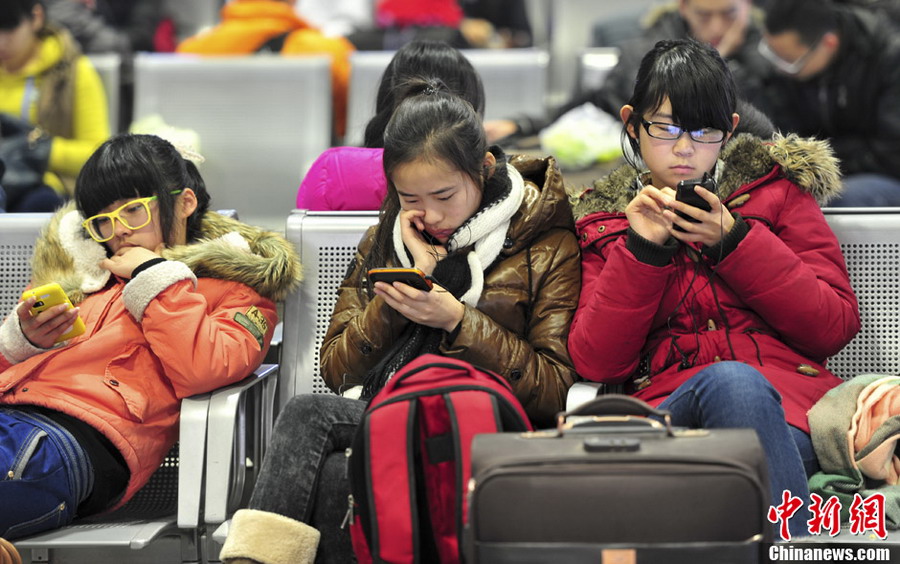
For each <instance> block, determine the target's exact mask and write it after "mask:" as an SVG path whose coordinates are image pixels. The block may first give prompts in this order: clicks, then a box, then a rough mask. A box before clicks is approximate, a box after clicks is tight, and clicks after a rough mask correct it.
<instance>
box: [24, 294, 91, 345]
mask: <svg viewBox="0 0 900 564" xmlns="http://www.w3.org/2000/svg"><path fill="white" fill-rule="evenodd" d="M28 298H34V299H35V302H34V304H33V305H32V306H31V311H30V313H31V317H36V316H37V315H38V314H39V313H41V312H42V311H46V310H48V309H50V308H52V307H54V306H58V305H60V304H66V305H67V308H66V309H68V310H71V309H74V308H75V306H73V305H72V302H71V301H70V300H69V297H68V296H66V293H65V292H64V291H63V289H62V286H60V285H59V284H57V283H56V282H51V283H49V284H44V285H43V286H38V287H37V288H31V289H30V290H25V291H24V292H23V293H22V300H23V301H24V300H27V299H28ZM84 331H85V326H84V321H83V320H82V319H81V317H80V316H79V317H76V318H75V322H74V323H73V324H72V327H71V329H69V330H68V331H66V332H65V333H63V334H62V335H60V336H59V337H57V338H56V340H55V342H56V343H61V342H63V341H67V340H69V339H71V338H72V337H77V336H78V335H81V334H82V333H84Z"/></svg>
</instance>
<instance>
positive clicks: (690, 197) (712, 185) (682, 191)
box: [673, 172, 716, 231]
mask: <svg viewBox="0 0 900 564" xmlns="http://www.w3.org/2000/svg"><path fill="white" fill-rule="evenodd" d="M694 186H700V187H701V188H705V189H707V190H709V191H710V192H712V193H713V194H715V193H716V180H715V179H714V178H713V177H712V176H710V175H709V173H708V172H707V173H704V174H703V178H693V179H691V180H682V181H681V182H679V183H678V186H677V187H676V188H675V199H676V200H677V201H679V202H682V203H685V204H687V205H689V206H694V207H695V208H699V209H701V210H703V211H711V210H712V206H711V205H710V204H709V202H707V201H706V200H704V199H703V197H702V196H701V195H700V194H698V193H697V192H695V191H694ZM675 213H676V214H678V217H681V218H683V219H686V220H688V221H690V222H691V223H700V221H699V220H697V219H694V218H693V217H691V216H689V215H687V214H686V213H684V212H681V211H677V210H676V211H675ZM673 227H674V228H675V230H676V231H684V229H682V228H681V227H679V226H678V225H674V226H673Z"/></svg>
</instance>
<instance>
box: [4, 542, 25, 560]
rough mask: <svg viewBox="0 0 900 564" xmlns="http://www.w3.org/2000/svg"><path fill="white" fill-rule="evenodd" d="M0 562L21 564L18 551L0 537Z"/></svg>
mask: <svg viewBox="0 0 900 564" xmlns="http://www.w3.org/2000/svg"><path fill="white" fill-rule="evenodd" d="M0 564H22V557H21V556H19V551H18V550H16V547H14V546H13V544H12V543H11V542H9V541H8V540H6V539H4V538H0Z"/></svg>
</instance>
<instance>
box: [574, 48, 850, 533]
mask: <svg viewBox="0 0 900 564" xmlns="http://www.w3.org/2000/svg"><path fill="white" fill-rule="evenodd" d="M736 104H737V100H736V89H735V86H734V81H733V79H732V77H731V73H730V71H729V70H728V67H727V65H726V64H725V62H724V61H723V60H722V59H721V57H720V56H719V55H718V54H717V53H716V52H715V51H714V50H713V49H712V48H710V47H708V46H704V45H701V44H699V43H697V42H694V41H692V40H678V41H661V42H659V43H657V44H656V46H655V47H654V48H653V49H652V50H651V51H650V52H648V53H647V55H646V56H645V57H644V59H643V61H642V63H641V67H640V71H639V73H638V76H637V81H636V83H635V90H634V94H633V96H632V98H631V100H630V102H629V104H628V105H626V106H624V107H623V108H622V110H621V118H622V121H623V122H624V127H623V139H627V141H628V142H629V145H630V149H631V150H632V151H633V155H635V156H636V157H640V158H641V160H642V163H643V165H645V166H646V169H645V168H644V167H643V166H640V165H639V162H638V161H637V159H636V158H634V157H632V159H631V161H632V162H631V164H630V165H624V166H623V167H621V168H619V169H617V170H615V171H613V172H612V173H611V174H610V175H609V176H608V177H606V178H604V179H601V180H598V181H597V182H596V183H595V185H594V188H593V190H591V191H589V192H586V193H585V194H583V195H581V197H580V198H579V200H578V201H577V203H576V204H575V206H574V212H575V215H576V219H577V229H578V234H579V240H580V243H581V248H582V253H583V258H582V277H583V289H582V293H581V298H580V302H579V306H578V311H577V313H576V315H575V318H574V320H573V323H572V326H571V330H570V333H569V341H568V347H569V352H570V354H571V356H572V359H573V361H574V363H575V367H576V370H577V371H578V373H579V374H580V375H581V376H583V377H584V378H586V379H588V380H593V381H596V382H604V383H607V384H620V383H624V386H625V390H626V391H627V393H629V394H633V395H634V396H635V397H637V398H640V399H642V400H646V401H648V402H649V403H651V404H654V405H659V406H660V407H662V408H666V409H669V410H671V412H672V414H673V420H674V423H675V424H676V425H681V426H686V427H752V428H754V429H756V431H757V434H758V435H759V437H760V440H761V442H762V445H763V448H764V450H765V452H766V455H767V459H768V463H769V470H770V478H771V485H772V500H773V505H778V504H780V503H781V496H782V492H783V491H784V490H788V491H790V492H791V493H792V494H793V495H795V496H798V497H800V498H801V499H806V498H807V497H808V489H807V485H806V478H807V475H808V474H811V473H813V472H814V471H815V469H816V466H817V463H816V459H815V454H814V453H813V450H812V444H811V442H810V439H809V424H808V422H807V417H806V413H807V411H808V410H809V408H810V407H811V406H812V405H813V404H814V403H815V402H816V400H818V399H819V398H820V397H821V396H822V395H823V394H824V393H825V392H826V391H827V390H829V389H830V388H832V387H834V386H836V385H837V384H839V383H840V379H839V378H837V377H836V376H834V375H832V374H831V373H830V372H829V371H828V369H827V368H826V367H825V362H826V360H827V358H828V357H829V356H831V355H833V354H835V353H837V352H838V351H840V350H841V348H842V347H844V345H846V344H847V343H848V342H849V341H850V339H851V338H852V337H853V336H854V335H855V334H856V332H857V331H858V330H859V327H860V319H859V311H858V307H857V302H856V298H855V296H854V294H853V290H852V289H851V287H850V282H849V278H848V275H847V269H846V266H845V264H844V260H843V256H842V255H841V251H840V247H839V245H838V242H837V239H836V237H835V236H834V234H833V233H832V231H831V229H830V228H829V227H828V224H827V223H826V221H825V218H824V215H823V214H822V211H821V210H820V207H819V206H820V204H823V203H825V202H827V201H828V200H829V199H831V198H833V197H835V196H836V195H837V194H838V192H839V190H840V186H841V183H840V175H839V173H838V167H837V161H836V160H835V158H834V157H833V156H832V153H831V149H830V148H829V146H828V145H827V143H826V142H823V141H817V140H813V139H801V138H798V137H796V136H789V137H781V136H780V135H775V136H773V137H772V138H771V139H769V140H766V141H763V140H761V139H759V138H756V137H754V136H751V135H747V134H741V135H738V136H735V137H733V136H732V133H733V131H734V129H735V128H736V127H737V125H738V123H739V121H740V116H739V115H738V114H736V113H735V108H736ZM732 137H733V138H732ZM704 174H709V175H710V176H711V177H712V178H713V179H714V180H715V181H716V187H715V189H714V191H709V190H704V189H703V188H700V187H698V188H696V189H695V193H696V194H697V195H699V196H700V197H701V198H702V199H703V200H704V201H705V202H707V203H708V204H709V205H710V206H711V210H710V211H708V212H707V211H703V210H702V209H700V208H697V207H693V206H688V205H686V204H684V203H682V202H679V201H676V199H675V190H674V189H673V188H675V187H676V185H677V184H678V182H679V181H682V180H688V179H694V178H699V177H703V176H704ZM675 212H682V213H685V214H687V215H688V216H690V217H691V218H693V219H695V220H697V222H696V223H692V222H690V221H687V220H685V219H682V218H681V217H679V216H677V215H676V214H675ZM678 228H681V229H683V231H679V230H678ZM798 515H799V514H798ZM805 525H806V521H805V519H803V518H801V517H796V518H795V519H794V520H793V522H792V523H791V526H792V529H791V530H792V533H793V534H800V533H802V531H803V527H805Z"/></svg>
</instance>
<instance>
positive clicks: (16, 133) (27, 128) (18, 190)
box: [0, 114, 53, 207]
mask: <svg viewBox="0 0 900 564" xmlns="http://www.w3.org/2000/svg"><path fill="white" fill-rule="evenodd" d="M0 136H2V137H0V160H2V161H3V163H4V164H5V165H6V172H5V173H4V174H3V188H4V190H5V191H6V196H7V198H8V201H7V205H8V206H9V207H12V206H13V205H14V204H15V202H16V201H17V200H18V198H19V197H20V196H21V195H22V194H24V193H25V192H27V191H28V190H30V189H32V188H36V187H38V186H42V185H43V184H44V173H45V172H47V164H48V163H49V161H50V147H51V145H52V142H53V140H52V138H51V137H49V136H47V135H45V134H44V133H43V132H42V131H41V130H40V129H39V128H37V127H33V126H32V125H31V124H29V123H28V122H25V121H23V120H20V119H18V118H15V117H13V116H10V115H9V114H0Z"/></svg>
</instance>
